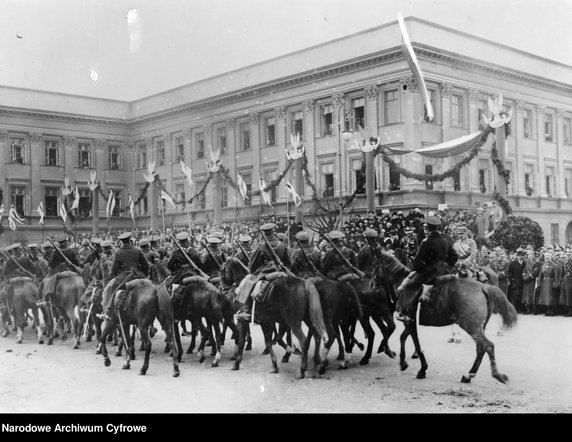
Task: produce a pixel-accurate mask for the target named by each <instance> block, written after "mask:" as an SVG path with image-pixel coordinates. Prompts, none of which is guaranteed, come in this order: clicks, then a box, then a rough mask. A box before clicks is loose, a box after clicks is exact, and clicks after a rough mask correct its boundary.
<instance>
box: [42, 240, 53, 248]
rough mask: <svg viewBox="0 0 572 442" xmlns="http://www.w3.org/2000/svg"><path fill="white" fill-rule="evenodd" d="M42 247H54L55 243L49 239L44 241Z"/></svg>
mask: <svg viewBox="0 0 572 442" xmlns="http://www.w3.org/2000/svg"><path fill="white" fill-rule="evenodd" d="M42 247H43V248H45V249H47V248H48V247H52V248H53V247H54V245H53V244H52V243H51V242H49V241H44V242H43V243H42Z"/></svg>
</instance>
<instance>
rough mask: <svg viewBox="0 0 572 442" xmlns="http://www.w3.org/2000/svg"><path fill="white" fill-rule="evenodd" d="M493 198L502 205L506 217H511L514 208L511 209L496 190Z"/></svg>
mask: <svg viewBox="0 0 572 442" xmlns="http://www.w3.org/2000/svg"><path fill="white" fill-rule="evenodd" d="M492 197H493V200H495V201H497V202H498V203H499V204H500V205H501V207H502V208H503V210H504V213H505V214H506V215H510V214H511V213H512V207H510V204H509V202H508V200H507V199H506V198H504V197H503V196H502V195H501V194H500V193H498V192H497V191H496V190H495V191H494V192H493V195H492Z"/></svg>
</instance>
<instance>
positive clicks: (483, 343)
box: [461, 327, 508, 384]
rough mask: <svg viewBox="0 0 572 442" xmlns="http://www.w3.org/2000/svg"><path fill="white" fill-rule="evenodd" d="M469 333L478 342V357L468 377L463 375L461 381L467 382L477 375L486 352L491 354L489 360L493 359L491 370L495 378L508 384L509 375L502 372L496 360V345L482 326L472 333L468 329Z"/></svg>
mask: <svg viewBox="0 0 572 442" xmlns="http://www.w3.org/2000/svg"><path fill="white" fill-rule="evenodd" d="M463 330H465V331H467V330H466V328H465V327H463ZM467 333H469V334H470V335H471V337H472V338H473V339H474V340H475V342H476V343H477V358H476V359H475V363H474V364H473V366H472V367H471V370H470V371H469V376H468V379H467V378H465V376H463V379H461V382H465V383H467V382H470V381H471V379H472V378H474V377H475V376H476V375H477V370H478V369H479V366H480V364H481V361H482V358H483V356H484V352H486V353H487V354H488V355H489V360H490V361H491V372H492V376H493V378H495V379H496V380H497V381H499V382H501V383H503V384H506V383H507V382H508V376H507V375H505V374H503V373H500V372H499V371H498V368H497V363H496V360H495V345H494V344H493V343H492V342H491V341H489V340H488V339H487V337H486V336H485V334H484V333H483V331H482V329H480V328H479V329H478V330H476V331H473V332H472V333H470V332H468V331H467ZM479 347H480V349H479ZM479 353H480V354H479Z"/></svg>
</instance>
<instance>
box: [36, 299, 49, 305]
mask: <svg viewBox="0 0 572 442" xmlns="http://www.w3.org/2000/svg"><path fill="white" fill-rule="evenodd" d="M46 304H47V302H46V301H44V300H43V299H40V300H39V301H38V302H36V307H43V306H44V305H46Z"/></svg>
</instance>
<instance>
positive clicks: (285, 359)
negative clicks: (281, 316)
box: [276, 324, 293, 364]
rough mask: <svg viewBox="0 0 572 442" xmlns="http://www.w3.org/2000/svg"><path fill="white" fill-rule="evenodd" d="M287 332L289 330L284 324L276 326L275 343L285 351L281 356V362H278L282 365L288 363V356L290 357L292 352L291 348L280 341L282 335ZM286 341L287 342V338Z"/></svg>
mask: <svg viewBox="0 0 572 442" xmlns="http://www.w3.org/2000/svg"><path fill="white" fill-rule="evenodd" d="M288 331H289V329H288V326H287V325H285V324H279V325H278V336H276V343H277V344H278V345H279V346H280V347H282V348H283V349H284V350H286V353H284V356H282V360H281V361H280V362H282V363H283V364H286V363H288V362H289V361H290V356H292V351H293V349H292V346H291V345H290V346H289V345H287V344H286V343H285V342H284V340H283V339H282V338H283V337H284V335H285V334H286V333H288ZM286 339H287V340H288V338H286ZM290 341H292V339H290Z"/></svg>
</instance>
